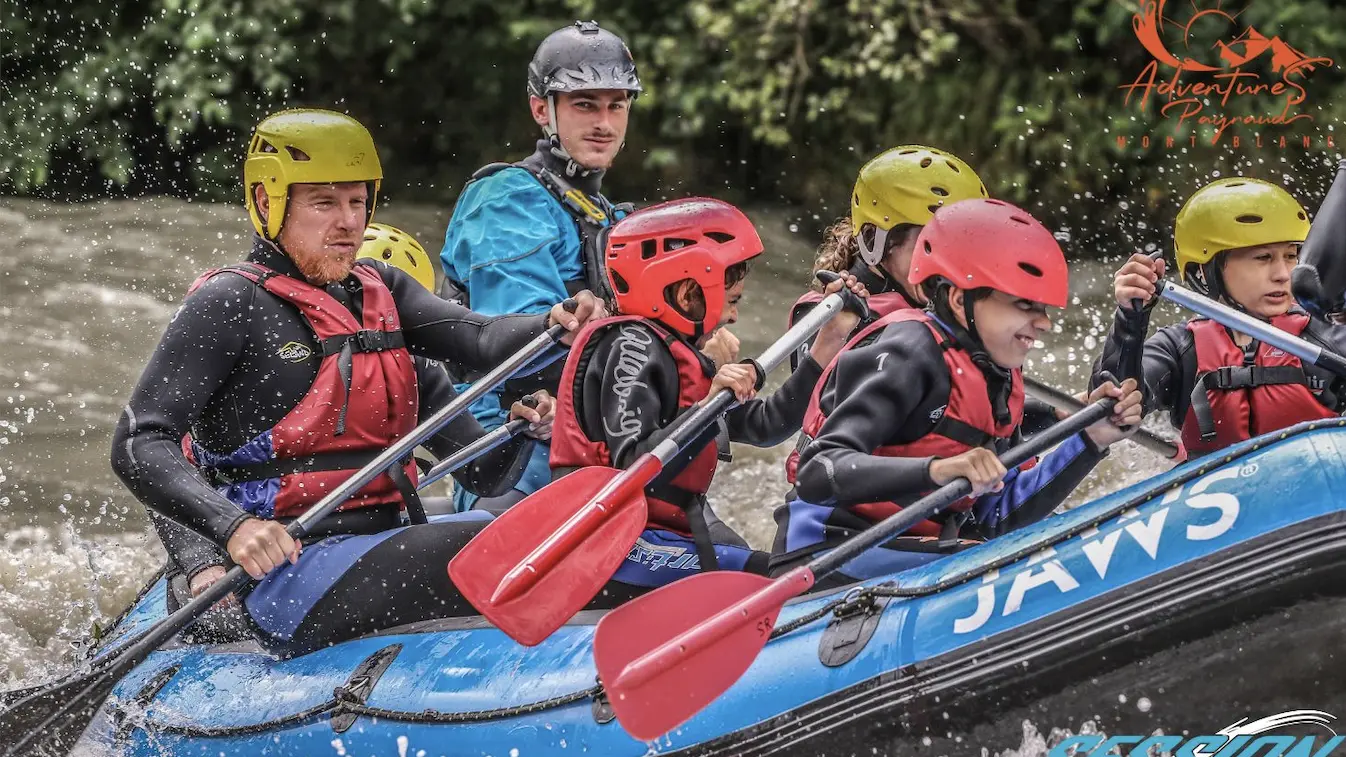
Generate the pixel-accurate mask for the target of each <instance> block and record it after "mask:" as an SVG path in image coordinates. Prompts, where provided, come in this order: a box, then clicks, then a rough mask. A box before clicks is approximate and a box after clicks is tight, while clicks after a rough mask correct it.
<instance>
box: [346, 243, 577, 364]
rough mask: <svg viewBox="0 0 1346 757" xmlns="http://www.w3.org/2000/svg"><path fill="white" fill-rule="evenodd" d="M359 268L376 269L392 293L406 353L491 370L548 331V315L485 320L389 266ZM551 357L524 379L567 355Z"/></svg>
mask: <svg viewBox="0 0 1346 757" xmlns="http://www.w3.org/2000/svg"><path fill="white" fill-rule="evenodd" d="M361 265H373V266H374V267H375V268H377V269H378V271H379V273H380V275H382V277H383V280H384V282H385V283H387V285H388V288H389V289H390V290H392V293H393V301H394V302H396V303H397V316H398V318H400V319H401V321H402V334H403V336H404V337H405V339H406V343H407V349H409V350H411V352H412V353H414V354H417V355H421V356H423V357H428V358H430V359H432V360H442V361H446V362H451V363H454V364H456V365H459V366H462V367H463V368H465V369H467V370H469V371H489V370H490V369H492V368H494V367H495V366H497V365H499V364H500V363H502V362H504V360H505V359H506V358H508V357H509V356H510V355H512V354H514V353H515V352H518V351H519V350H520V349H522V348H523V346H524V345H526V344H528V342H529V341H531V340H532V339H533V338H534V337H536V336H537V335H539V334H541V333H542V332H543V331H545V330H546V328H547V316H546V315H545V314H544V315H504V316H496V317H487V316H484V315H482V314H480V313H476V312H473V311H471V310H468V309H467V308H465V307H463V306H462V305H459V304H458V303H456V302H449V301H448V300H442V299H440V298H439V297H437V296H436V295H435V294H433V293H432V292H430V291H428V290H426V288H425V287H423V286H421V285H420V284H419V283H417V282H416V280H415V279H413V278H411V277H410V276H408V275H407V274H406V273H403V272H402V271H399V270H397V269H396V268H393V267H392V266H390V265H388V264H386V263H383V262H381V261H369V262H363V261H362V262H361ZM550 352H551V354H550V356H549V357H548V358H547V359H545V360H540V361H539V360H535V361H534V362H533V363H532V364H531V365H530V366H529V367H527V368H525V369H523V370H522V371H520V375H524V374H527V373H531V372H536V371H537V370H540V369H541V368H543V367H545V366H546V365H549V364H550V363H551V362H552V361H553V360H555V358H557V357H559V356H560V355H561V354H563V353H561V352H559V351H550Z"/></svg>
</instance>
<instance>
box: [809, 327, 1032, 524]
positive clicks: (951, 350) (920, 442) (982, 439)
mask: <svg viewBox="0 0 1346 757" xmlns="http://www.w3.org/2000/svg"><path fill="white" fill-rule="evenodd" d="M904 321H919V322H921V323H924V324H925V325H926V327H927V328H929V329H930V333H931V334H932V335H934V337H935V343H936V344H938V345H939V347H940V350H941V354H942V355H943V357H944V364H945V365H946V366H948V369H949V404H948V405H947V406H946V407H945V408H944V414H943V415H941V416H940V418H939V420H938V421H937V422H936V423H935V427H934V428H933V429H931V431H930V433H928V434H926V435H925V436H923V437H921V438H920V439H917V440H915V441H913V442H908V443H906V444H890V445H886V446H883V447H879V448H878V449H875V450H873V451H872V452H871V453H870V454H872V455H878V456H881V457H932V456H933V457H940V458H944V457H953V456H955V455H961V454H962V453H964V452H967V451H968V450H970V449H972V448H973V447H985V446H987V445H989V444H992V443H994V442H995V441H997V440H1003V439H1009V438H1010V437H1011V436H1012V435H1013V434H1014V431H1015V429H1017V428H1018V427H1019V425H1020V424H1021V423H1022V422H1023V415H1024V386H1023V374H1022V372H1021V371H1019V370H1015V371H1013V372H1012V373H1011V376H1012V378H1011V382H1012V383H1011V388H1010V399H1009V406H1010V407H1009V409H1010V418H1009V422H1008V423H1005V424H997V423H996V422H995V413H994V411H993V410H992V409H991V399H990V395H989V392H988V389H987V386H986V376H985V375H984V374H983V373H982V372H981V368H978V367H977V365H976V364H975V363H973V362H972V356H971V355H969V354H968V353H967V352H966V351H965V350H962V349H960V348H959V347H958V345H957V343H956V342H955V341H954V339H953V338H952V337H951V336H950V335H949V334H947V333H946V332H945V331H944V329H942V328H940V326H939V325H938V324H937V323H935V322H934V320H933V319H932V318H931V317H930V315H929V314H928V313H926V312H925V311H924V310H912V309H905V310H897V311H895V312H892V313H889V314H888V315H886V316H884V317H883V318H881V319H879V320H877V321H875V322H874V323H871V324H869V325H868V326H866V327H865V328H863V329H861V330H860V332H859V333H857V334H856V335H855V336H854V337H852V338H851V340H850V341H849V342H847V344H846V346H845V347H844V348H843V349H842V350H841V352H839V353H837V357H836V358H834V359H833V360H832V362H831V363H829V364H828V366H827V368H825V369H824V370H823V375H822V378H820V379H819V380H818V384H817V385H816V386H815V387H814V388H813V394H812V396H810V397H809V406H808V409H807V410H806V411H805V413H804V424H803V431H802V433H801V434H800V439H799V445H798V446H797V447H796V448H795V450H794V451H793V452H791V453H790V456H789V458H787V459H786V463H785V477H786V479H787V480H788V481H789V482H790V483H791V484H793V483H794V482H795V474H796V473H797V472H798V469H799V451H800V450H802V449H803V448H804V446H805V445H806V444H808V443H809V442H811V441H813V439H814V438H816V437H817V435H818V432H819V431H820V430H821V429H822V427H823V423H824V422H826V421H827V416H826V415H825V414H824V413H823V411H822V406H821V400H822V394H823V388H824V387H825V386H826V385H827V380H828V378H829V377H830V376H831V375H832V372H833V371H834V370H836V366H837V361H838V360H840V359H841V356H842V355H844V354H846V351H847V350H849V349H851V348H852V347H854V346H856V345H857V344H861V343H862V342H864V341H865V340H866V338H867V337H869V335H871V334H874V333H876V332H878V331H881V330H882V329H884V328H887V327H888V325H889V324H893V323H900V322H904ZM1024 467H1025V468H1027V467H1032V466H1031V464H1025V466H1024ZM922 494H924V492H922ZM971 506H972V500H971V499H966V498H965V499H963V500H960V501H959V502H957V503H955V504H954V505H953V506H952V507H951V508H950V509H953V510H959V509H961V510H966V509H968V508H970V507H971ZM847 509H848V510H850V511H851V512H854V513H855V514H857V515H859V516H861V517H863V518H865V519H867V520H869V521H871V522H874V523H877V522H879V521H881V520H883V519H884V518H887V517H888V516H890V515H892V514H893V513H896V512H898V511H900V510H901V509H902V507H901V506H899V505H898V504H897V503H895V502H867V503H864V504H858V505H851V506H850V507H848V508H847ZM941 528H942V526H941V524H940V523H939V522H936V521H933V520H926V521H923V522H921V523H920V524H918V525H917V526H915V527H914V528H912V529H911V530H910V531H908V532H907V533H909V534H913V535H916V536H940V535H941Z"/></svg>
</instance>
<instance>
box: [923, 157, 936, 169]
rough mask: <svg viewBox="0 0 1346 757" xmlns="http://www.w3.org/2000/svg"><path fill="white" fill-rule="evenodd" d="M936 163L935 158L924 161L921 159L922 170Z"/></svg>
mask: <svg viewBox="0 0 1346 757" xmlns="http://www.w3.org/2000/svg"><path fill="white" fill-rule="evenodd" d="M934 162H935V159H934V158H922V159H921V168H929V167H930V164H931V163H934Z"/></svg>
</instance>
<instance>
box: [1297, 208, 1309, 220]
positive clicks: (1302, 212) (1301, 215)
mask: <svg viewBox="0 0 1346 757" xmlns="http://www.w3.org/2000/svg"><path fill="white" fill-rule="evenodd" d="M1298 215H1299V220H1301V221H1307V220H1309V217H1308V216H1307V215H1305V214H1304V211H1302V210H1301V211H1299V214H1298Z"/></svg>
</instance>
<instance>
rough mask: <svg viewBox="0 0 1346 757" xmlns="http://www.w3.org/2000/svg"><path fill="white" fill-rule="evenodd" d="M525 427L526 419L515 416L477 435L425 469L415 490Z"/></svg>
mask: <svg viewBox="0 0 1346 757" xmlns="http://www.w3.org/2000/svg"><path fill="white" fill-rule="evenodd" d="M526 428H528V421H526V420H524V419H522V418H515V419H514V420H512V421H510V422H509V423H506V424H505V425H503V426H501V427H499V428H497V429H495V430H494V431H491V432H490V433H487V434H485V435H483V436H481V437H479V438H478V439H477V440H476V441H474V442H472V443H471V444H469V445H467V446H466V447H463V448H462V449H460V450H458V451H457V452H455V453H453V454H452V455H449V456H448V457H446V458H444V459H443V460H440V461H439V462H438V463H436V464H435V467H433V468H431V469H430V470H428V471H426V473H425V475H424V476H423V477H421V481H420V483H419V484H417V485H416V490H417V491H420V490H422V489H424V488H425V487H427V486H429V485H431V484H433V483H435V482H436V481H439V480H440V479H442V478H444V477H445V476H447V475H449V474H450V473H452V472H454V471H456V470H458V469H459V468H461V467H463V466H464V465H467V464H468V463H470V462H472V461H473V460H476V459H477V458H479V457H481V456H482V455H484V454H486V453H487V452H490V451H491V450H493V449H495V448H496V447H499V446H500V445H502V444H504V443H505V442H507V441H509V440H510V439H513V438H514V437H516V436H518V435H519V434H520V433H522V432H523V430H524V429H526Z"/></svg>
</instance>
